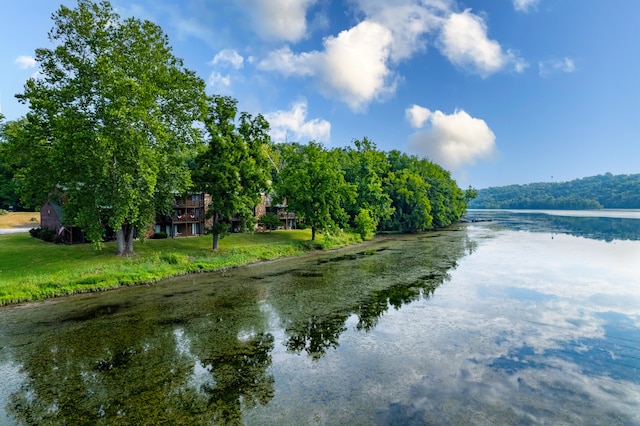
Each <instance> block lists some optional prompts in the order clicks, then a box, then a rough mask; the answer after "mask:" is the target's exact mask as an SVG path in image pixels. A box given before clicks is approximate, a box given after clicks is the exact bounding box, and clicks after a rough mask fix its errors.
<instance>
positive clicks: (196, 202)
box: [173, 200, 204, 208]
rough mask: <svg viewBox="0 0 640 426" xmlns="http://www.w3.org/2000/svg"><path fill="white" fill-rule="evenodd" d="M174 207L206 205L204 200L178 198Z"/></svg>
mask: <svg viewBox="0 0 640 426" xmlns="http://www.w3.org/2000/svg"><path fill="white" fill-rule="evenodd" d="M173 207H177V208H187V207H190V208H191V207H204V200H177V201H174V202H173Z"/></svg>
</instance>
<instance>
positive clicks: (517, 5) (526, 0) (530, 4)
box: [513, 0, 539, 13]
mask: <svg viewBox="0 0 640 426" xmlns="http://www.w3.org/2000/svg"><path fill="white" fill-rule="evenodd" d="M538 2H539V0H513V7H514V9H515V10H517V11H518V12H524V13H527V12H528V11H529V10H530V9H533V8H535V7H536V6H537V5H538Z"/></svg>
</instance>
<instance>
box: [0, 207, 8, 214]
mask: <svg viewBox="0 0 640 426" xmlns="http://www.w3.org/2000/svg"><path fill="white" fill-rule="evenodd" d="M8 213H9V212H8V211H6V210H4V209H0V216H2V215H3V214H8Z"/></svg>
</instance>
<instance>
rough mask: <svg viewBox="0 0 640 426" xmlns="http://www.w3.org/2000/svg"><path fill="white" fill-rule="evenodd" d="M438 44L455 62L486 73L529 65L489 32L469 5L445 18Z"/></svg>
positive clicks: (478, 72)
mask: <svg viewBox="0 0 640 426" xmlns="http://www.w3.org/2000/svg"><path fill="white" fill-rule="evenodd" d="M438 40H439V48H440V51H441V52H442V54H443V55H445V56H446V57H447V58H448V59H449V60H450V61H451V62H452V63H453V64H455V65H457V66H459V67H460V68H463V69H466V70H467V71H470V72H473V73H476V74H479V75H480V76H482V77H487V76H489V75H491V74H493V73H496V72H498V71H501V70H503V69H505V68H507V67H513V69H514V70H515V71H516V72H522V71H524V69H525V68H526V66H527V64H526V62H525V61H524V60H523V59H521V58H519V57H517V55H516V54H515V53H514V52H512V51H510V50H509V51H507V52H504V51H503V50H502V47H501V46H500V44H499V43H498V42H497V41H495V40H490V39H489V38H488V36H487V24H486V23H485V22H484V20H483V19H482V18H481V17H480V16H477V15H474V14H473V13H471V11H470V10H469V9H467V10H465V11H464V12H462V13H452V14H451V15H450V16H449V18H448V19H447V21H446V22H445V24H444V26H443V28H442V31H441V33H440V36H439V38H438Z"/></svg>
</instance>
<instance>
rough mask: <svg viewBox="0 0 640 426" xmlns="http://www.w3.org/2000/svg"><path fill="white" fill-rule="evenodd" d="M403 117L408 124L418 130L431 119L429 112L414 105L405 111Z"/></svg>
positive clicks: (427, 109)
mask: <svg viewBox="0 0 640 426" xmlns="http://www.w3.org/2000/svg"><path fill="white" fill-rule="evenodd" d="M405 116H406V117H407V120H408V121H409V123H411V126H413V127H414V128H416V129H419V128H421V127H422V126H424V123H425V122H426V121H427V120H428V119H429V117H431V110H430V109H429V108H425V107H421V106H420V105H415V104H414V105H412V106H411V107H409V108H407V109H406V110H405Z"/></svg>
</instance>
